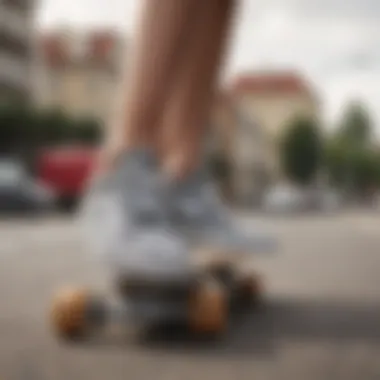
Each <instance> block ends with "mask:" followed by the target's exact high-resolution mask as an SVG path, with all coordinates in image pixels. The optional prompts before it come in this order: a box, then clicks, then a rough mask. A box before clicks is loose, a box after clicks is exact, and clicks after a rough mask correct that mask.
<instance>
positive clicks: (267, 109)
mask: <svg viewBox="0 0 380 380" xmlns="http://www.w3.org/2000/svg"><path fill="white" fill-rule="evenodd" d="M218 103H219V104H218V107H217V109H218V112H217V118H218V119H217V120H218V123H219V125H220V126H219V129H218V134H219V144H220V148H219V149H220V150H223V151H224V152H225V157H227V158H228V162H229V165H230V171H231V173H232V177H231V179H230V181H231V183H232V185H231V186H232V189H231V190H230V191H231V193H233V194H234V196H233V197H234V200H235V201H236V202H237V203H241V204H244V205H253V204H255V203H259V202H260V198H261V196H262V195H263V193H264V192H265V191H266V189H267V188H268V186H269V185H271V184H273V183H274V182H278V181H280V180H281V177H282V173H281V169H280V160H279V157H278V146H277V145H278V144H277V143H278V139H279V138H280V135H281V132H282V131H283V130H284V129H285V128H287V127H288V125H289V123H291V122H292V121H293V120H295V119H296V118H298V117H306V118H309V119H316V118H318V117H319V115H320V104H319V100H318V97H317V96H316V93H315V90H314V89H313V88H312V86H311V85H310V84H309V83H308V82H307V81H306V80H305V79H304V78H303V77H302V76H300V75H298V74H297V73H294V72H270V73H263V72H253V73H250V74H242V75H240V76H239V77H237V78H236V79H235V80H234V81H233V82H232V85H231V86H230V87H228V88H227V89H225V90H224V94H223V96H221V97H220V99H219V100H218ZM222 147H223V148H222Z"/></svg>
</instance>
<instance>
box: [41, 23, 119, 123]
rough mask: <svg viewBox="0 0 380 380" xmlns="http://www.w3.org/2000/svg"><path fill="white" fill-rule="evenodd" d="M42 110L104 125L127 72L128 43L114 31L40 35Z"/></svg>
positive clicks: (66, 31) (66, 32) (70, 31)
mask: <svg viewBox="0 0 380 380" xmlns="http://www.w3.org/2000/svg"><path fill="white" fill-rule="evenodd" d="M38 48H39V51H38V56H39V61H40V64H39V80H38V82H37V83H36V100H37V103H38V104H39V106H40V107H43V108H58V109H61V110H62V111H64V112H65V113H67V114H69V115H70V116H73V117H93V118H97V119H98V120H99V121H101V122H105V121H106V120H107V119H108V118H109V117H110V113H111V112H112V109H113V106H114V102H115V93H116V90H117V86H118V84H120V81H121V79H122V74H123V73H124V65H125V61H124V59H123V58H124V56H125V53H126V50H125V40H124V39H123V38H121V37H120V36H119V35H118V34H117V32H115V31H113V30H93V31H87V32H83V33H80V32H77V31H72V30H64V31H55V32H50V33H46V34H44V35H42V36H40V40H39V44H38Z"/></svg>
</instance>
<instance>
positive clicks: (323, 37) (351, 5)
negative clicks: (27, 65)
mask: <svg viewBox="0 0 380 380" xmlns="http://www.w3.org/2000/svg"><path fill="white" fill-rule="evenodd" d="M139 4H141V0H127V1H125V0H78V1H76V2H74V1H67V0H44V3H43V7H42V8H41V13H40V18H39V20H40V22H41V24H42V25H43V26H44V27H46V26H51V25H56V24H57V23H58V24H65V23H69V24H75V25H81V26H82V25H83V26H85V25H90V26H91V25H101V24H106V25H115V26H116V25H117V26H119V27H121V28H124V29H126V30H128V31H129V32H131V31H132V30H133V26H134V22H135V20H136V16H137V13H138V10H139ZM379 19H380V1H379V0H243V1H242V4H241V9H240V12H239V14H238V18H237V22H236V24H235V26H236V28H235V31H234V34H233V35H232V37H231V38H232V41H231V42H232V44H231V48H230V57H229V60H228V66H227V70H226V74H227V75H228V76H231V75H234V74H235V73H237V72H239V71H241V70H252V69H255V68H263V67H264V68H284V67H286V68H295V69H299V70H302V72H304V73H305V74H306V75H308V76H309V77H310V78H311V79H312V81H313V83H314V84H315V85H316V87H317V89H318V91H319V92H320V93H321V94H322V97H323V98H324V99H325V105H326V107H325V115H326V118H327V119H328V120H334V119H335V118H336V117H338V116H339V113H340V111H341V109H342V107H343V106H344V104H345V103H346V102H347V101H348V100H350V99H351V98H352V97H358V98H360V99H363V100H364V101H366V102H367V103H368V104H369V106H370V107H371V111H373V112H374V114H375V120H376V122H377V123H378V125H379V130H380V112H379V111H377V109H378V108H380V107H378V105H379V104H380V94H379V91H378V88H380V52H378V46H380V23H379V22H378V20H379Z"/></svg>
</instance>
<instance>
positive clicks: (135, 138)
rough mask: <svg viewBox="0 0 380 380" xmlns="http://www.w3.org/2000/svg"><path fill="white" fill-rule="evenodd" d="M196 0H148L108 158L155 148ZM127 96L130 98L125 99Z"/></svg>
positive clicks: (111, 137)
mask: <svg viewBox="0 0 380 380" xmlns="http://www.w3.org/2000/svg"><path fill="white" fill-rule="evenodd" d="M196 3H197V2H196V1H193V0H180V1H179V0H146V4H145V9H144V12H143V15H142V20H141V24H140V30H139V34H138V35H137V41H136V47H137V51H136V52H135V56H134V59H133V62H132V65H131V67H130V70H129V72H128V77H127V89H126V94H124V96H122V98H121V99H120V100H121V104H120V106H121V109H119V110H117V111H118V112H117V115H116V120H114V121H113V125H111V131H110V135H109V138H110V141H109V142H108V144H107V147H106V150H107V152H106V153H108V156H111V159H112V156H113V155H114V152H117V151H118V150H120V149H125V148H128V147H132V146H133V147H136V146H149V147H150V146H152V145H153V144H154V141H155V138H156V135H157V127H158V126H157V121H158V120H159V119H160V116H161V115H160V112H161V110H162V109H163V106H164V102H165V96H163V94H165V91H167V86H168V83H170V82H172V76H173V74H174V72H175V67H176V57H177V56H178V53H179V51H180V50H181V46H182V47H184V44H182V43H181V40H182V38H183V35H186V34H188V30H187V29H188V28H189V27H191V21H192V17H193V9H194V5H195V4H196ZM125 95H126V96H125ZM106 159H107V158H106Z"/></svg>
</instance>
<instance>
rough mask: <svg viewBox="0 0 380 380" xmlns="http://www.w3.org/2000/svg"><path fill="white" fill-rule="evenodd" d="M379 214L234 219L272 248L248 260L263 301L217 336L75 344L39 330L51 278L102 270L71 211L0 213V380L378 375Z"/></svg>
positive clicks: (54, 281)
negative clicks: (274, 243) (275, 244)
mask: <svg viewBox="0 0 380 380" xmlns="http://www.w3.org/2000/svg"><path fill="white" fill-rule="evenodd" d="M379 217H380V215H379ZM379 217H378V216H376V215H373V214H372V215H369V214H366V213H358V212H355V213H349V214H344V215H340V216H330V217H327V216H322V215H319V216H310V215H309V216H304V217H296V218H291V219H289V218H269V217H264V218H253V217H251V216H245V217H244V218H242V221H241V222H242V224H243V225H244V227H246V228H247V229H248V230H250V229H251V230H252V229H255V228H258V227H260V228H264V229H266V230H267V231H270V232H271V233H273V234H275V235H276V236H277V237H278V239H279V241H280V243H281V249H280V252H279V253H278V254H276V255H273V256H270V257H260V258H257V259H256V260H255V261H254V262H253V264H254V265H255V267H256V268H257V270H259V271H260V272H261V273H262V274H263V276H264V278H265V285H266V294H265V296H266V297H265V302H264V303H263V305H262V306H261V307H260V308H258V309H257V310H255V311H254V312H251V313H247V314H244V315H243V314H241V315H238V316H237V317H236V318H235V319H234V321H233V323H232V324H231V327H230V329H229V331H228V332H227V334H226V336H225V337H223V339H221V340H219V341H213V342H210V341H208V342H199V341H194V340H193V339H190V338H189V337H186V336H185V335H184V334H182V333H181V332H178V331H166V330H165V329H164V330H163V331H161V332H159V333H156V334H153V336H150V337H149V338H148V339H145V340H136V339H134V338H133V336H131V335H130V334H131V333H130V332H127V333H125V332H124V333H121V332H119V333H115V332H114V333H113V334H109V335H105V336H101V337H99V338H98V339H95V340H92V341H89V342H87V343H82V344H79V345H74V346H72V345H66V344H62V343H60V342H58V341H57V340H56V339H55V338H54V336H53V335H52V334H51V332H50V330H49V325H48V324H47V315H46V311H47V308H48V305H49V299H50V296H51V294H52V292H54V290H55V289H56V288H57V287H59V286H61V285H62V284H80V285H84V286H89V287H93V288H94V289H99V290H100V291H105V292H107V291H108V288H109V283H108V280H109V278H108V276H107V273H105V272H104V268H102V267H101V266H100V265H98V264H97V263H96V261H95V260H94V259H93V257H91V255H90V254H88V253H87V252H86V251H85V249H84V248H83V246H82V245H81V242H80V238H79V236H80V234H79V226H78V224H77V222H76V221H75V220H74V219H70V218H68V217H65V218H63V217H62V218H60V217H53V218H37V219H33V218H29V219H26V220H20V219H13V220H2V221H0V260H1V263H0V307H1V314H0V379H1V380H13V379H15V380H24V379H25V380H29V379H33V380H34V379H35V380H45V379H46V380H56V379H57V380H58V379H62V380H68V379H70V380H76V379H78V380H86V379H89V380H97V379H99V380H105V379H113V380H117V379H126V378H128V379H142V380H144V379H147V380H148V379H149V380H150V379H155V380H159V379H165V380H171V379H173V380H174V379H175V380H177V379H181V380H186V379H191V380H194V379H199V380H201V379H218V380H223V379H232V378H234V377H236V378H238V379H241V380H243V379H249V380H251V379H264V380H271V379H281V380H286V379H292V380H295V379H297V380H302V379H305V380H312V379H334V380H338V379H344V380H349V379H362V380H367V379H368V380H369V379H379V378H380V360H379V357H380V223H379V221H378V219H379Z"/></svg>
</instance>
